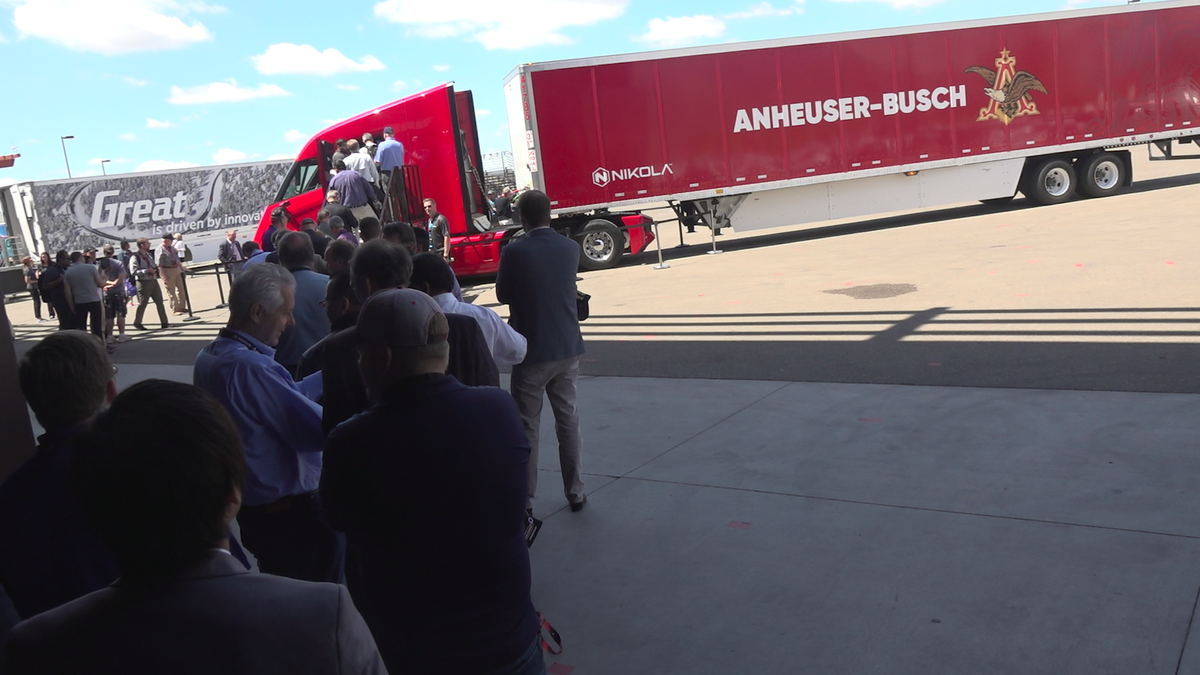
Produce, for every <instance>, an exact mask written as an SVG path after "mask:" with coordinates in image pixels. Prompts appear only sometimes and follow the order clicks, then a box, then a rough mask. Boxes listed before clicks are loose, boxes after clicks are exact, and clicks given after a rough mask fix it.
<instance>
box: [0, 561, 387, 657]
mask: <svg viewBox="0 0 1200 675" xmlns="http://www.w3.org/2000/svg"><path fill="white" fill-rule="evenodd" d="M3 670H4V673H5V675H23V674H24V673H29V674H31V675H33V674H36V675H56V674H58V673H63V674H66V673H105V674H107V673H112V674H114V675H116V674H118V673H120V674H126V673H171V674H172V675H187V674H190V673H196V674H197V675H199V674H201V673H222V675H240V674H243V673H244V674H245V675H260V674H263V673H279V674H280V675H283V674H287V675H295V674H298V673H313V675H316V674H318V673H320V674H325V673H356V674H357V673H363V674H372V675H374V674H377V673H379V674H386V672H387V671H386V669H385V668H384V666H383V661H382V660H381V658H380V656H379V651H378V649H377V648H376V647H375V640H374V639H373V638H372V637H371V633H370V631H369V630H368V629H367V626H366V624H365V623H364V622H363V619H362V616H361V615H360V614H359V613H358V610H357V609H355V607H354V604H353V603H352V602H351V601H350V596H349V594H348V593H347V591H346V589H345V587H343V586H338V585H336V584H318V583H311V582H306V581H296V580H294V579H285V578H283V577H276V576H273V575H270V574H251V573H249V572H247V571H246V569H245V568H243V567H242V566H241V564H239V563H238V562H237V561H236V560H234V559H233V558H232V557H231V556H228V555H225V554H224V553H220V552H216V551H214V552H213V553H212V554H211V555H210V556H209V557H208V558H207V559H205V560H204V561H203V562H202V563H200V564H198V565H196V566H194V567H193V568H192V569H190V570H189V571H187V572H186V573H183V574H180V575H178V576H177V577H175V578H173V579H171V580H168V581H166V582H162V583H158V584H154V585H146V584H133V583H126V582H122V581H120V580H118V581H117V582H116V583H115V584H113V585H112V586H109V587H108V588H105V589H102V590H99V591H96V592H95V593H91V594H89V595H85V596H84V597H82V598H79V599H78V600H74V601H72V602H69V603H67V604H66V605H63V606H62V607H59V608H57V609H53V610H51V611H49V612H46V613H44V614H39V615H38V616H35V617H33V618H32V619H29V620H28V621H24V622H22V623H20V624H17V626H16V628H13V630H12V633H10V634H9V637H8V642H7V643H6V644H5V646H4V658H3Z"/></svg>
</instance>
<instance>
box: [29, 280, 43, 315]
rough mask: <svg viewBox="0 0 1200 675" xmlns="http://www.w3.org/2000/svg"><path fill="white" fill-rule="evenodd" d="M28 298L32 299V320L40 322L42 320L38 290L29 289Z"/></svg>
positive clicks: (40, 295)
mask: <svg viewBox="0 0 1200 675" xmlns="http://www.w3.org/2000/svg"><path fill="white" fill-rule="evenodd" d="M29 297H31V298H33V318H35V319H37V320H38V321H41V320H42V294H41V293H39V292H38V289H36V288H31V289H29Z"/></svg>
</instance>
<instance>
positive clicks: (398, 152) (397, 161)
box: [375, 127, 404, 185]
mask: <svg viewBox="0 0 1200 675" xmlns="http://www.w3.org/2000/svg"><path fill="white" fill-rule="evenodd" d="M375 163H376V164H378V165H379V170H380V171H382V172H383V173H386V174H388V175H391V173H392V170H393V169H396V168H398V167H401V166H404V144H403V143H401V142H400V141H398V140H396V137H395V134H394V133H393V132H392V128H391V127H384V128H383V142H382V143H380V144H379V147H377V148H375ZM384 184H385V185H386V184H387V181H386V180H385V181H384Z"/></svg>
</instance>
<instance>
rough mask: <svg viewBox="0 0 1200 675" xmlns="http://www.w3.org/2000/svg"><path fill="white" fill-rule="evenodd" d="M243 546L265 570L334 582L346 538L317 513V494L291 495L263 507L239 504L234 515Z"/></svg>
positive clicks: (336, 579) (342, 562)
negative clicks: (240, 507)
mask: <svg viewBox="0 0 1200 675" xmlns="http://www.w3.org/2000/svg"><path fill="white" fill-rule="evenodd" d="M237 521H238V525H239V526H240V527H241V528H242V545H243V546H245V547H246V550H247V551H250V552H251V553H253V554H254V557H255V558H257V559H258V569H259V571H260V572H265V573H267V574H277V575H279V576H281V577H290V578H292V579H300V580H301V581H328V582H330V583H335V584H336V583H339V582H340V581H341V578H342V567H343V565H344V563H345V557H346V539H345V537H344V536H343V535H342V534H340V533H338V532H335V531H334V529H333V528H332V527H330V526H329V525H328V524H327V523H326V522H325V519H324V518H323V517H322V515H321V504H320V502H319V500H318V499H317V495H316V494H315V493H314V494H309V495H295V496H292V497H287V498H284V499H282V500H280V501H278V502H275V503H274V504H268V505H266V506H243V507H242V510H241V511H240V512H239V513H238V517H237Z"/></svg>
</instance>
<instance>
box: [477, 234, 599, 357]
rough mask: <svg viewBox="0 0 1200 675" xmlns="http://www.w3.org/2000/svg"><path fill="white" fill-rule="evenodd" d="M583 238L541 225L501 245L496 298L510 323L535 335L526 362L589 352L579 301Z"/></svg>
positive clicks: (519, 329) (529, 336)
mask: <svg viewBox="0 0 1200 675" xmlns="http://www.w3.org/2000/svg"><path fill="white" fill-rule="evenodd" d="M578 271H579V244H577V243H575V241H574V240H571V239H568V238H566V237H564V236H562V235H561V234H559V233H558V232H555V231H554V230H552V229H550V228H548V227H541V228H538V229H535V230H530V231H529V232H527V233H526V234H525V236H524V237H520V238H518V239H516V240H515V241H513V242H512V243H511V244H509V245H508V246H505V247H504V248H503V249H502V250H501V251H500V271H499V272H498V273H497V274H496V299H497V300H499V301H500V302H501V303H504V304H507V305H508V309H509V319H508V323H509V325H511V326H512V327H513V328H514V329H516V331H517V332H518V333H520V334H521V335H524V336H525V338H526V339H527V340H529V348H528V350H526V352H525V360H524V361H523V362H522V363H547V362H549V361H561V360H563V359H569V358H571V357H572V356H579V355H580V354H582V353H583V351H584V349H583V334H582V333H580V332H579V314H578V310H577V308H576V304H575V294H576V292H577V291H576V288H575V274H576V272H578Z"/></svg>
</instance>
